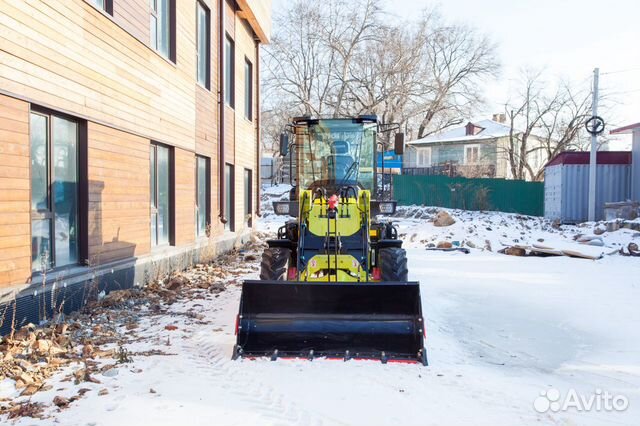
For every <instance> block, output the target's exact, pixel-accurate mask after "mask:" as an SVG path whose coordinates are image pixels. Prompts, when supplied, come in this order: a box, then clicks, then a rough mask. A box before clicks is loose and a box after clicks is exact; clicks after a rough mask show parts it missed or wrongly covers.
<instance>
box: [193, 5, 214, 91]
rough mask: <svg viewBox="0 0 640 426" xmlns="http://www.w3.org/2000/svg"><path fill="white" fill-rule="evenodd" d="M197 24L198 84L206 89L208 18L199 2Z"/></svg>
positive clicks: (208, 41)
mask: <svg viewBox="0 0 640 426" xmlns="http://www.w3.org/2000/svg"><path fill="white" fill-rule="evenodd" d="M196 13H197V23H198V30H197V31H198V39H197V41H196V43H197V49H196V59H197V63H198V83H200V84H202V85H203V86H204V87H206V88H207V89H209V88H210V72H209V66H210V65H209V64H210V62H211V61H210V59H209V52H210V51H211V48H210V40H211V39H210V37H209V34H210V30H209V28H210V18H209V9H207V8H206V7H205V6H204V5H203V4H202V3H201V2H197V12H196Z"/></svg>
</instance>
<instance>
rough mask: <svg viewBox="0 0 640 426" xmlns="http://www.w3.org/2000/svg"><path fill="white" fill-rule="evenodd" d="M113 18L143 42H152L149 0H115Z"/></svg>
mask: <svg viewBox="0 0 640 426" xmlns="http://www.w3.org/2000/svg"><path fill="white" fill-rule="evenodd" d="M113 19H114V20H115V21H116V22H117V23H118V24H119V25H120V26H122V28H124V29H125V30H126V31H128V32H129V33H130V34H131V35H132V36H134V37H135V38H137V39H138V40H140V41H141V42H142V43H145V44H147V43H149V42H150V31H149V25H150V23H149V0H113Z"/></svg>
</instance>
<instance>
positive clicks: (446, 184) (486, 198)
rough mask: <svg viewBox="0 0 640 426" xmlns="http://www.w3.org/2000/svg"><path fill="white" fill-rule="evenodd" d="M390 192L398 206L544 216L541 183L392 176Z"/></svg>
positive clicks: (542, 187) (542, 186)
mask: <svg viewBox="0 0 640 426" xmlns="http://www.w3.org/2000/svg"><path fill="white" fill-rule="evenodd" d="M393 193H394V197H395V199H396V200H398V204H399V205H405V206H406V205H412V204H417V205H424V206H438V207H447V208H454V209H464V210H496V211H502V212H508V213H521V214H527V215H532V216H542V215H543V214H544V183H543V182H525V181H522V180H506V179H467V178H462V177H457V178H450V177H447V176H409V175H395V176H394V177H393Z"/></svg>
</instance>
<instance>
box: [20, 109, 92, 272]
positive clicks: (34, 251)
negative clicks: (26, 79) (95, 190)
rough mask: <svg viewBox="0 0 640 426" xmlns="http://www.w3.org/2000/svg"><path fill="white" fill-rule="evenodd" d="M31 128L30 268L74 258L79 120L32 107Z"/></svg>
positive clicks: (43, 267)
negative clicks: (43, 111)
mask: <svg viewBox="0 0 640 426" xmlns="http://www.w3.org/2000/svg"><path fill="white" fill-rule="evenodd" d="M30 134H31V262H32V263H31V264H32V269H33V270H34V271H43V270H47V269H50V268H54V267H58V266H64V265H70V264H75V263H78V260H79V258H80V255H79V245H80V243H79V231H78V225H79V220H78V219H79V215H78V201H79V188H78V181H79V178H78V171H79V162H78V157H79V155H78V148H79V126H78V123H77V122H75V121H72V120H69V119H66V118H62V117H59V116H57V115H53V114H45V113H40V112H32V113H31V123H30Z"/></svg>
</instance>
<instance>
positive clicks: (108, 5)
mask: <svg viewBox="0 0 640 426" xmlns="http://www.w3.org/2000/svg"><path fill="white" fill-rule="evenodd" d="M87 3H89V4H90V5H91V6H93V7H95V8H96V9H98V10H102V11H103V12H105V13H108V14H109V15H111V16H113V0H104V6H103V7H102V8H101V7H100V6H98V5H97V4H95V3H93V2H92V1H91V0H87Z"/></svg>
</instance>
